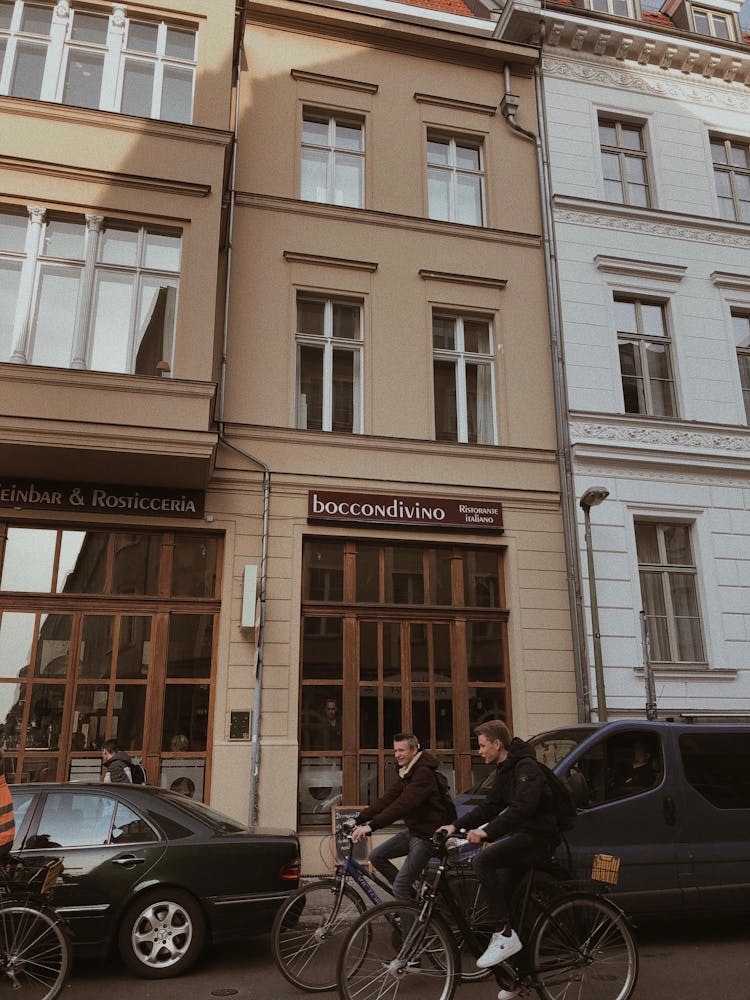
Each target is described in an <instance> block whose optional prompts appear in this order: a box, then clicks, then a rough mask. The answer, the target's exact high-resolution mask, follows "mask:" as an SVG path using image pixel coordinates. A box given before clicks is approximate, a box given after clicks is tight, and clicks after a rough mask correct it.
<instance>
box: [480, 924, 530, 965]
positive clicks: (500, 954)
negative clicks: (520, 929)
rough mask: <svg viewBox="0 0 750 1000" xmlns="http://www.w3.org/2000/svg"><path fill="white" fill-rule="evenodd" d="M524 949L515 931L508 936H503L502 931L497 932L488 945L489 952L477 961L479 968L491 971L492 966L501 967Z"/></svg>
mask: <svg viewBox="0 0 750 1000" xmlns="http://www.w3.org/2000/svg"><path fill="white" fill-rule="evenodd" d="M522 948H523V945H522V944H521V939H520V938H519V936H518V935H517V934H516V932H515V931H511V932H510V934H509V935H507V936H506V935H505V934H501V933H500V931H495V933H494V934H493V935H492V937H491V938H490V943H489V944H488V945H487V950H486V951H485V952H484V953H483V954H481V955H480V956H479V958H478V959H477V968H478V969H489V968H490V966H492V965H500V963H501V962H505V961H506V960H507V959H509V958H510V957H511V956H512V955H516V954H517V953H518V952H519V951H520V950H521V949H522Z"/></svg>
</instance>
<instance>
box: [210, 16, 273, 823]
mask: <svg viewBox="0 0 750 1000" xmlns="http://www.w3.org/2000/svg"><path fill="white" fill-rule="evenodd" d="M237 10H238V11H239V13H240V21H239V27H238V34H237V44H236V48H235V52H234V74H235V98H234V101H235V104H234V128H233V133H232V147H231V170H230V177H229V218H228V222H227V267H226V279H225V284H224V321H223V331H222V347H221V374H220V379H219V400H218V406H217V416H216V422H217V424H218V427H219V434H218V438H219V441H220V442H221V443H222V444H223V445H224V446H225V447H226V448H229V449H230V450H231V451H234V452H236V453H237V454H238V455H242V456H243V458H246V459H247V460H248V461H250V462H252V463H253V464H254V465H255V466H257V467H258V468H260V469H262V470H263V529H262V541H261V558H260V582H259V604H260V609H259V617H258V631H257V643H256V647H255V656H254V662H253V667H254V673H255V691H254V697H253V718H252V726H251V736H250V781H249V793H250V808H249V816H248V825H249V826H255V825H256V823H257V821H258V786H259V776H260V719H261V702H262V695H263V650H264V645H265V635H266V629H265V625H266V586H267V582H268V521H269V509H270V500H271V470H270V469H269V468H268V466H267V465H266V463H265V462H262V461H261V460H260V459H258V458H256V457H255V456H254V455H251V454H250V452H248V451H245V450H244V449H243V448H239V447H238V446H237V445H235V444H232V442H231V441H229V440H228V439H227V437H226V434H225V423H224V409H225V399H226V384H227V345H228V340H229V302H230V290H231V283H232V246H233V241H234V215H235V206H236V202H237V143H238V136H239V121H240V84H241V81H242V56H243V53H244V51H245V25H246V23H247V0H238V5H237Z"/></svg>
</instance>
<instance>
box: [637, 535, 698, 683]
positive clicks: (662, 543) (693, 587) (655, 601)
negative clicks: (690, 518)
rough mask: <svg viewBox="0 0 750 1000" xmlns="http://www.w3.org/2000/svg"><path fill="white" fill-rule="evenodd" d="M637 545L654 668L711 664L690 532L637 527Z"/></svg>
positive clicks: (642, 595)
mask: <svg viewBox="0 0 750 1000" xmlns="http://www.w3.org/2000/svg"><path fill="white" fill-rule="evenodd" d="M635 542H636V549H637V552H638V572H639V575H640V581H641V597H642V599H643V610H644V611H645V613H646V623H647V628H648V636H649V639H650V643H651V659H652V660H653V661H654V663H670V664H682V663H702V662H704V661H705V651H704V646H703V629H702V625H701V615H700V608H699V604H698V582H697V571H696V566H695V559H694V557H693V551H692V545H691V539H690V526H689V525H686V524H656V523H652V522H647V521H641V522H636V525H635Z"/></svg>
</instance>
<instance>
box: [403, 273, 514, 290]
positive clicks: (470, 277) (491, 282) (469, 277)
mask: <svg viewBox="0 0 750 1000" xmlns="http://www.w3.org/2000/svg"><path fill="white" fill-rule="evenodd" d="M419 277H420V278H422V279H423V280H424V281H450V282H452V283H453V284H455V285H480V286H481V287H482V288H500V289H503V288H505V286H506V285H507V284H508V279H507V278H489V277H486V276H485V275H475V274H451V273H450V272H449V271H430V270H428V269H427V268H422V269H421V270H420V271H419Z"/></svg>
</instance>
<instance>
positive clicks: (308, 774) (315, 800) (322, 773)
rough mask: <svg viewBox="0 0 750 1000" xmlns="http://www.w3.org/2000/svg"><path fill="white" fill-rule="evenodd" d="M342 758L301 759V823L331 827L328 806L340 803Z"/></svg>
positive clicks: (329, 807) (329, 808)
mask: <svg viewBox="0 0 750 1000" xmlns="http://www.w3.org/2000/svg"><path fill="white" fill-rule="evenodd" d="M341 787H342V771H341V761H340V760H337V759H335V758H326V757H318V758H315V757H305V758H303V760H302V761H301V762H300V774H299V806H300V823H302V824H304V825H305V826H325V827H328V828H329V830H330V827H331V806H334V805H338V804H340V802H341Z"/></svg>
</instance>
